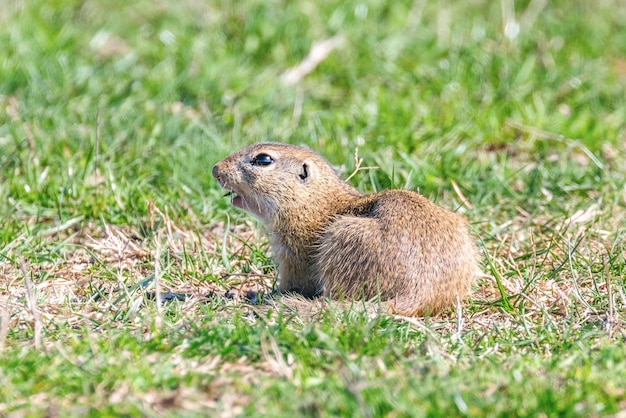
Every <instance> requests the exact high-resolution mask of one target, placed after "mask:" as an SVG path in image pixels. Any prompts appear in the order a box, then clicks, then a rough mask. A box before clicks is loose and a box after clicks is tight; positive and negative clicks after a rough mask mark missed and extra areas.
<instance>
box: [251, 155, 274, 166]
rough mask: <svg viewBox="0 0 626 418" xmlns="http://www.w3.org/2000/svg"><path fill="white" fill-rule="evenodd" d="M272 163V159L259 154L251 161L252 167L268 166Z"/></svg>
mask: <svg viewBox="0 0 626 418" xmlns="http://www.w3.org/2000/svg"><path fill="white" fill-rule="evenodd" d="M273 162H274V159H273V158H272V157H270V156H269V155H267V154H259V155H257V156H256V157H254V158H253V159H252V164H253V165H270V164H272V163H273Z"/></svg>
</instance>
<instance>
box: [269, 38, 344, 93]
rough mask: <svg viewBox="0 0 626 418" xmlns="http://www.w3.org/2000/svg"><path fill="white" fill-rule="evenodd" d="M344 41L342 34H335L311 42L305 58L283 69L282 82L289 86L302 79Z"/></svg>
mask: <svg viewBox="0 0 626 418" xmlns="http://www.w3.org/2000/svg"><path fill="white" fill-rule="evenodd" d="M344 42H345V37H344V36H343V35H336V36H333V37H332V38H329V39H324V40H323V41H318V42H315V43H313V45H312V46H311V50H310V51H309V54H308V55H307V56H306V58H304V60H302V62H300V63H299V64H298V65H296V66H295V67H292V68H290V69H289V70H287V71H285V73H284V74H283V75H282V76H281V80H282V82H283V84H285V85H286V86H291V85H294V84H297V83H299V82H300V81H302V79H304V77H306V75H307V74H309V73H310V72H311V71H313V70H314V69H315V67H317V66H318V65H319V63H320V62H322V61H324V60H325V59H326V57H327V56H328V55H329V54H330V53H331V52H332V51H334V50H335V49H337V48H339V47H340V46H341V45H343V43H344Z"/></svg>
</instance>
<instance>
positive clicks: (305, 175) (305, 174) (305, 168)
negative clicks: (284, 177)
mask: <svg viewBox="0 0 626 418" xmlns="http://www.w3.org/2000/svg"><path fill="white" fill-rule="evenodd" d="M309 175H310V173H309V165H308V164H307V163H304V164H302V170H300V174H298V177H300V180H301V181H302V182H303V183H304V182H306V181H307V180H308V179H309Z"/></svg>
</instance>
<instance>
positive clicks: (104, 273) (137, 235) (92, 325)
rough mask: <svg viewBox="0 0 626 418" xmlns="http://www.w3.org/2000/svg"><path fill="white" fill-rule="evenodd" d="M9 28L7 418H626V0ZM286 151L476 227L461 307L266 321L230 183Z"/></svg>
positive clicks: (156, 17)
mask: <svg viewBox="0 0 626 418" xmlns="http://www.w3.org/2000/svg"><path fill="white" fill-rule="evenodd" d="M0 10H1V11H0V28H1V29H0V45H1V46H0V200H1V201H2V202H4V204H2V205H0V416H14V417H20V416H120V415H122V416H222V417H230V416H268V417H270V416H271V417H280V416H285V417H288V416H349V417H352V416H362V417H375V416H390V417H408V416H466V415H467V416H507V417H508V416H585V417H589V416H591V417H594V416H617V417H622V418H623V417H626V361H625V359H626V348H625V345H624V342H625V340H626V328H625V321H626V313H625V309H626V260H625V257H626V244H625V243H624V238H625V237H626V185H625V182H626V2H625V1H623V0H599V1H597V2H588V1H583V0H577V1H565V0H556V1H552V2H547V1H544V0H531V1H517V2H514V1H513V0H502V1H482V0H472V1H467V2H456V1H451V0H440V1H425V0H415V1H398V2H389V1H382V0H371V1H353V0H348V1H343V2H340V1H321V2H315V1H308V0H303V1H297V2H295V1H294V2H288V1H278V0H269V1H268V0H263V1H260V0H242V1H232V2H230V1H220V0H210V1H193V0H180V1H178V2H173V1H172V2H170V1H165V0H154V1H145V0H139V1H136V2H125V1H120V0H113V1H108V2H107V1H95V0H94V1H74V0H67V1H65V0H52V1H43V0H32V1H25V0H22V1H20V0H16V1H10V0H4V1H0ZM327 39H332V40H334V42H335V43H334V45H333V46H334V47H335V49H334V50H332V51H327V52H329V53H328V55H327V56H326V57H324V59H323V60H321V61H320V62H319V64H318V65H317V67H316V68H315V69H313V70H312V71H311V72H310V73H309V74H306V75H305V74H298V77H291V78H290V76H289V74H291V76H293V74H294V72H289V70H290V69H294V68H295V69H297V68H301V67H298V64H299V63H301V62H303V61H304V60H305V58H306V57H307V54H308V53H309V51H310V50H311V48H312V46H313V45H314V44H316V42H320V41H323V40H327ZM317 45H319V44H317ZM268 139H269V140H275V141H283V142H290V143H296V144H306V145H308V146H310V147H311V148H313V149H315V150H317V151H319V152H320V153H322V154H323V155H324V156H326V157H327V158H328V159H329V161H331V163H332V164H333V165H334V166H336V167H337V170H338V171H339V172H340V173H341V174H342V176H344V177H347V176H348V175H350V174H351V173H352V172H353V171H354V170H355V167H356V163H357V162H356V159H355V154H356V155H358V158H360V159H362V167H375V168H373V169H368V170H359V171H358V172H357V173H356V175H355V176H354V177H352V178H351V179H350V182H351V183H352V184H353V185H354V186H356V187H358V188H359V189H360V190H362V191H364V192H371V191H376V190H380V189H384V188H390V187H397V188H406V189H412V190H419V191H420V192H421V193H423V194H424V195H425V196H427V197H429V198H430V199H432V200H433V201H435V202H437V203H438V204H440V205H442V206H444V207H447V208H450V209H453V210H457V211H458V212H459V213H462V214H463V216H465V217H466V218H467V219H468V221H469V222H470V223H471V226H472V230H473V232H474V234H475V236H476V238H477V241H478V242H479V245H480V247H481V249H482V251H483V264H482V267H483V270H484V272H485V274H484V276H483V277H480V278H479V280H478V282H477V284H476V286H475V287H474V291H473V294H472V296H471V298H470V299H469V300H468V301H466V302H465V303H463V305H462V310H461V311H458V310H457V309H451V310H450V311H449V312H445V313H444V314H442V315H439V316H436V317H433V318H425V319H422V318H417V319H406V318H399V317H393V316H389V315H376V314H372V313H371V312H369V313H368V312H363V310H362V309H360V307H359V306H358V304H357V306H355V307H353V308H350V309H339V308H331V309H329V310H327V311H325V312H323V313H321V314H319V315H318V316H315V317H313V318H311V317H303V316H301V315H299V314H297V313H294V312H292V311H290V310H289V309H286V308H285V309H280V308H279V309H274V310H260V309H259V308H258V307H256V306H252V305H250V304H248V303H246V301H245V300H244V298H243V297H242V296H244V295H246V294H247V292H248V291H250V290H253V291H261V292H263V291H268V289H269V288H270V286H272V284H273V282H274V275H275V269H274V266H273V265H272V259H271V253H270V252H269V249H268V245H267V239H266V236H265V235H264V234H263V230H262V228H261V226H260V225H259V224H258V223H257V222H256V221H254V220H253V219H252V218H251V217H250V216H248V215H246V214H243V213H240V212H238V211H237V210H236V209H235V208H233V207H231V206H230V204H229V202H228V198H225V197H223V194H224V191H223V190H220V189H219V186H218V184H217V183H216V182H215V181H214V179H213V178H212V177H211V174H210V172H211V167H212V166H213V164H214V163H215V162H216V161H218V160H220V159H221V158H223V157H224V156H226V155H227V154H229V153H231V152H233V151H234V150H236V149H239V148H241V147H242V146H244V145H247V144H250V143H252V142H256V141H261V140H268ZM183 296H184V297H183ZM155 299H158V300H161V299H169V302H167V303H163V304H158V303H155ZM370 311H371V310H370Z"/></svg>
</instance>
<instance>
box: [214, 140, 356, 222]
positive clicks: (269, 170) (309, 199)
mask: <svg viewBox="0 0 626 418" xmlns="http://www.w3.org/2000/svg"><path fill="white" fill-rule="evenodd" d="M212 173H213V177H215V178H216V179H217V180H218V182H219V183H220V185H221V186H222V187H223V188H224V189H226V190H228V191H229V195H230V196H231V201H232V203H233V205H234V206H236V207H239V208H241V209H243V210H246V211H248V212H250V213H252V214H253V215H255V216H257V217H259V218H260V219H261V220H262V221H264V222H265V223H266V224H268V225H272V224H273V223H274V221H276V219H277V218H282V217H291V218H293V217H304V216H307V214H309V213H311V211H315V210H316V209H319V208H320V207H321V206H326V205H328V203H329V202H328V200H332V199H333V197H335V196H340V195H341V193H344V194H346V193H348V194H351V195H353V194H357V192H356V190H354V189H353V188H352V187H350V186H348V185H347V184H346V183H345V182H343V181H342V180H341V179H340V178H339V177H338V176H337V174H336V173H335V171H334V170H333V168H332V167H331V166H330V164H328V162H327V161H326V160H325V159H324V158H322V157H321V156H319V155H318V154H316V153H315V152H313V151H311V150H309V149H308V148H304V147H298V146H295V145H289V144H280V143H274V142H263V143H258V144H254V145H251V146H249V147H246V148H244V149H242V150H240V151H238V152H236V153H234V154H232V155H230V156H228V157H226V158H225V159H224V160H222V161H220V162H218V163H217V164H215V166H214V167H213V171H212Z"/></svg>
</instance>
